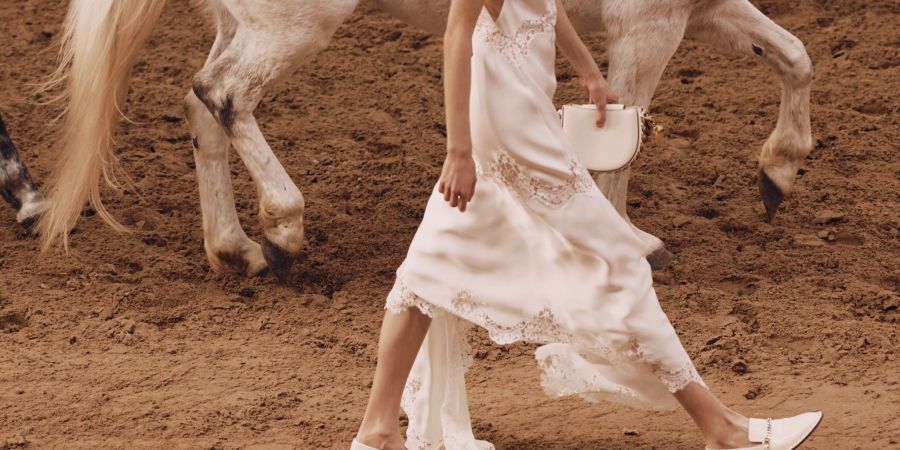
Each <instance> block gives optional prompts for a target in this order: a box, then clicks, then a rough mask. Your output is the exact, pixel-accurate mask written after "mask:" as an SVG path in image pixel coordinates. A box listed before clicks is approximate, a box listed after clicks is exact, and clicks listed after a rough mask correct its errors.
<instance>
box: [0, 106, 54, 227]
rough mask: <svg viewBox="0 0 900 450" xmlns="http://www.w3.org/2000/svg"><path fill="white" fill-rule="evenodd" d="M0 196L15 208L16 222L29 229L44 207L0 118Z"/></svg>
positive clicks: (36, 187) (42, 198)
mask: <svg viewBox="0 0 900 450" xmlns="http://www.w3.org/2000/svg"><path fill="white" fill-rule="evenodd" d="M0 196H3V199H4V200H6V201H7V203H9V204H10V205H12V206H13V208H16V211H18V213H17V214H16V221H17V222H19V223H20V224H22V226H24V227H26V228H31V227H32V226H33V225H34V224H35V222H36V221H37V219H38V217H39V216H40V214H41V212H43V211H44V207H45V206H46V205H45V203H44V196H43V195H42V194H41V191H40V190H39V187H38V185H37V183H35V182H34V180H32V179H31V175H29V174H28V168H27V167H25V164H23V163H22V160H21V159H20V158H19V152H18V151H16V147H15V146H14V145H13V143H12V140H11V139H10V138H9V134H8V133H7V131H6V124H4V123H3V117H0Z"/></svg>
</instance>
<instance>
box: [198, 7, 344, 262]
mask: <svg viewBox="0 0 900 450" xmlns="http://www.w3.org/2000/svg"><path fill="white" fill-rule="evenodd" d="M356 3H357V0H342V1H333V0H332V1H326V0H309V1H304V2H296V1H295V2H283V1H277V0H245V1H229V2H224V3H223V4H225V5H227V6H226V8H227V11H228V13H229V14H230V15H231V16H232V17H233V20H234V22H235V23H237V24H238V25H237V27H236V30H235V33H234V37H233V38H232V40H231V42H230V43H229V44H228V46H227V48H225V49H224V50H223V51H222V53H221V54H220V55H218V57H216V58H215V60H213V61H211V62H210V63H209V64H207V65H206V66H205V67H204V68H203V69H202V70H200V72H198V73H197V74H196V75H195V76H194V85H193V92H194V94H195V95H196V97H197V98H198V99H199V100H200V101H201V102H202V103H203V104H204V105H205V106H206V108H207V109H208V111H209V112H210V113H211V114H212V116H213V117H214V118H215V119H216V121H217V122H218V124H219V125H220V126H221V127H222V129H223V131H224V133H226V135H227V136H228V137H229V138H230V141H231V144H232V145H233V146H234V148H235V150H236V151H237V152H238V154H239V155H240V157H241V160H242V161H243V162H244V164H245V165H246V167H247V169H248V171H249V172H250V176H251V177H252V178H253V181H254V183H255V184H256V188H257V192H258V194H259V219H260V222H261V225H262V227H263V234H264V236H265V240H264V243H263V247H262V252H263V256H264V258H265V260H266V262H267V263H268V265H269V268H270V269H272V271H273V272H274V273H275V274H276V275H277V276H279V277H284V276H285V275H287V274H288V272H289V270H290V267H291V265H292V263H293V261H294V259H295V258H297V257H298V256H299V255H300V254H301V252H302V250H303V211H304V207H305V205H304V201H303V195H302V194H301V192H300V190H299V189H298V188H297V186H296V185H295V184H294V182H293V181H292V180H291V177H290V176H289V175H288V173H287V171H286V170H285V169H284V167H283V166H282V165H281V164H280V163H279V162H278V158H277V157H276V156H275V154H274V153H273V152H272V149H271V147H269V145H268V143H267V142H266V140H265V138H264V137H263V134H262V131H260V129H259V125H258V124H257V122H256V119H255V118H254V116H253V111H254V109H256V105H257V104H258V103H259V101H260V99H261V98H262V95H263V92H264V90H265V89H266V88H267V87H270V86H271V85H272V84H274V83H276V82H277V81H278V80H279V79H280V78H282V77H284V76H287V75H289V74H290V73H292V72H293V70H294V69H296V68H297V66H299V65H300V63H302V62H303V61H304V60H306V59H307V58H309V57H311V56H312V55H314V54H315V53H316V52H318V51H320V50H322V49H323V48H325V46H326V45H327V44H328V42H329V41H330V39H331V36H332V35H333V34H334V31H335V30H336V29H337V27H338V26H339V25H340V24H341V23H342V22H343V21H344V19H346V18H347V17H348V16H349V15H350V13H351V12H352V11H353V9H354V8H355V7H356ZM285 5H289V6H285ZM285 8H290V9H287V10H286V9H285ZM200 144H201V145H203V143H202V142H201V143H200ZM228 200H229V201H231V199H228Z"/></svg>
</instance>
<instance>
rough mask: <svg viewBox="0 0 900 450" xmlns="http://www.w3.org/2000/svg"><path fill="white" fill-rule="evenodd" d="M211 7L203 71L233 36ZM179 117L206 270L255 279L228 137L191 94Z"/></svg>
mask: <svg viewBox="0 0 900 450" xmlns="http://www.w3.org/2000/svg"><path fill="white" fill-rule="evenodd" d="M212 6H213V8H214V13H215V18H216V31H217V32H216V40H215V42H214V43H213V46H212V49H211V51H210V53H209V57H208V58H207V60H206V65H208V64H209V63H210V62H212V61H214V60H215V59H216V58H218V57H219V55H221V54H222V51H223V50H224V49H225V48H226V47H228V45H229V44H230V43H231V39H232V38H233V37H234V32H235V30H236V24H235V22H234V20H233V18H232V17H231V16H230V15H229V14H228V12H227V10H225V9H224V8H221V7H217V5H212ZM184 111H185V116H187V119H188V123H189V124H190V129H191V137H192V139H191V143H192V146H193V149H194V162H195V165H196V168H197V181H198V183H199V187H200V209H201V212H202V216H203V247H204V249H205V250H206V257H207V259H208V260H209V264H210V266H211V267H212V268H213V270H216V271H219V272H224V271H229V270H232V271H238V272H243V273H245V274H246V275H249V276H253V275H256V274H258V273H259V272H261V271H262V270H263V269H265V268H266V260H265V258H263V254H262V247H261V246H260V245H259V244H257V243H256V242H253V241H252V240H251V239H250V238H248V237H247V234H246V233H245V232H244V229H243V228H241V224H240V221H239V220H238V215H237V210H236V209H235V205H234V190H233V188H232V186H231V171H230V170H229V167H228V150H229V147H231V143H230V142H229V140H228V135H227V134H225V130H223V129H222V127H221V126H220V125H219V123H218V122H217V121H216V119H215V118H214V117H213V116H212V114H211V113H210V112H209V110H207V109H206V106H205V105H204V104H203V102H201V101H200V99H198V98H197V95H196V94H194V91H193V90H191V91H189V92H188V94H187V96H185V99H184Z"/></svg>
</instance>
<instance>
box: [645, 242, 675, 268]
mask: <svg viewBox="0 0 900 450" xmlns="http://www.w3.org/2000/svg"><path fill="white" fill-rule="evenodd" d="M673 259H675V254H674V253H672V252H670V251H668V250H666V248H665V247H663V248H660V249H657V250H655V251H654V252H653V253H651V254H649V255H647V262H649V263H650V269H651V270H663V269H665V268H666V267H667V266H668V265H669V263H671V262H672V260H673Z"/></svg>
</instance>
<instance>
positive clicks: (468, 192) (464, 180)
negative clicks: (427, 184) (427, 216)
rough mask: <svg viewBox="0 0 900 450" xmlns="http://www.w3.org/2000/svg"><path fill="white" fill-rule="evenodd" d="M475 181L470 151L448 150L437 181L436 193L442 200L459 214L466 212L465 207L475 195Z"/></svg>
mask: <svg viewBox="0 0 900 450" xmlns="http://www.w3.org/2000/svg"><path fill="white" fill-rule="evenodd" d="M475 179H476V178H475V160H474V159H473V158H472V149H471V148H467V149H454V148H450V149H448V150H447V158H446V159H445V160H444V168H443V170H441V179H440V181H438V192H440V193H441V194H444V200H445V201H447V202H450V206H452V207H454V208H459V211H460V212H466V205H467V204H468V203H469V202H471V201H472V196H474V195H475Z"/></svg>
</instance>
